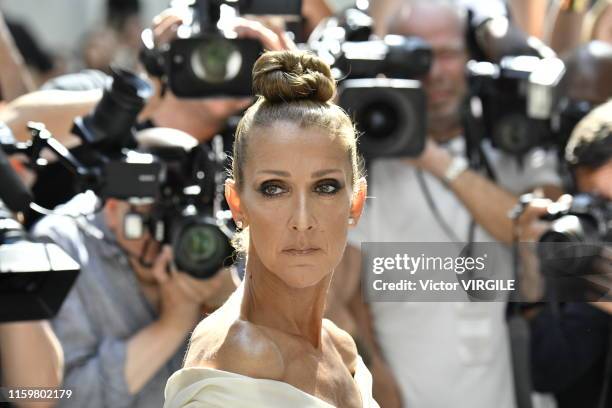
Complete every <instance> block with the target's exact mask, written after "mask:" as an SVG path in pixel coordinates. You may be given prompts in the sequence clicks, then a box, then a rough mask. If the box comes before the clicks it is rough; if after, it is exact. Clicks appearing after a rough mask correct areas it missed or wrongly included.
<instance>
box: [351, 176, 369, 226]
mask: <svg viewBox="0 0 612 408" xmlns="http://www.w3.org/2000/svg"><path fill="white" fill-rule="evenodd" d="M367 194H368V183H367V181H366V179H365V177H362V178H360V179H359V180H358V181H357V186H356V189H355V192H354V193H353V202H352V203H351V211H350V216H351V218H352V219H353V225H357V223H358V222H359V218H360V217H361V213H362V212H363V206H364V205H365V200H366V195H367Z"/></svg>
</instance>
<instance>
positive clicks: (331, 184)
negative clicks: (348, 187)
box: [315, 181, 341, 194]
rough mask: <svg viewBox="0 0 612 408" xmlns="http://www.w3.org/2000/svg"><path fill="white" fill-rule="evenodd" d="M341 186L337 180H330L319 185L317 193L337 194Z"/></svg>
mask: <svg viewBox="0 0 612 408" xmlns="http://www.w3.org/2000/svg"><path fill="white" fill-rule="evenodd" d="M340 188H341V185H340V183H338V182H337V181H328V182H324V183H321V184H319V185H317V187H316V188H315V190H316V192H317V193H321V194H335V193H337V192H338V191H339V190H340Z"/></svg>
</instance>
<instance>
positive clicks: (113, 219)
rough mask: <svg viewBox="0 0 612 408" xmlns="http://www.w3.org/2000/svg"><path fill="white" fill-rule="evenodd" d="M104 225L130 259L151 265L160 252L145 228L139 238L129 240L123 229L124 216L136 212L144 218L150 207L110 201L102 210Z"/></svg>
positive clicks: (157, 244)
mask: <svg viewBox="0 0 612 408" xmlns="http://www.w3.org/2000/svg"><path fill="white" fill-rule="evenodd" d="M104 212H105V217H106V223H107V225H108V227H109V229H110V230H111V231H112V232H113V234H114V235H115V238H116V240H117V243H118V244H119V245H120V246H121V247H122V248H123V249H124V250H125V251H127V252H128V253H129V254H130V255H132V257H135V258H140V259H142V260H143V261H144V262H146V263H151V262H153V261H154V260H155V258H156V257H157V256H158V255H159V253H160V251H161V247H160V244H159V243H158V242H157V241H156V240H154V239H153V238H152V237H151V235H150V234H149V231H148V229H146V228H145V230H144V233H143V235H142V237H141V238H138V239H129V238H128V237H126V231H125V229H124V223H125V220H126V218H125V216H126V214H128V213H129V212H136V213H139V214H142V215H143V216H144V217H146V216H147V215H148V214H149V213H150V212H151V206H147V205H139V206H132V205H130V204H129V203H127V202H125V201H119V200H113V199H110V200H108V201H107V203H106V206H105V208H104Z"/></svg>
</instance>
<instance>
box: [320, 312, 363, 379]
mask: <svg viewBox="0 0 612 408" xmlns="http://www.w3.org/2000/svg"><path fill="white" fill-rule="evenodd" d="M323 328H324V329H325V330H326V331H327V333H328V334H329V336H330V338H331V339H332V341H333V343H334V346H335V347H336V350H337V351H338V354H340V356H341V357H342V360H343V361H344V364H345V365H346V366H347V367H348V369H349V371H350V372H351V373H354V372H355V369H356V368H357V355H358V353H357V345H356V344H355V340H353V338H352V337H351V335H350V334H348V333H347V332H346V331H344V330H342V329H341V328H339V327H338V326H336V324H335V323H334V322H332V321H331V320H329V319H323Z"/></svg>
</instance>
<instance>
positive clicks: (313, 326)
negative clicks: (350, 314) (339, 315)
mask: <svg viewBox="0 0 612 408" xmlns="http://www.w3.org/2000/svg"><path fill="white" fill-rule="evenodd" d="M246 270H247V272H246V275H245V278H244V293H243V297H242V304H241V308H240V316H241V318H243V319H245V320H247V321H249V322H251V323H254V324H257V325H260V326H265V327H269V328H272V329H276V330H279V331H281V332H284V333H287V334H290V335H294V336H299V337H302V338H303V339H305V340H306V341H308V342H309V343H310V344H312V346H313V347H314V348H316V349H318V348H320V345H321V330H322V325H323V313H324V311H325V298H326V295H327V290H328V288H329V284H330V282H331V278H332V274H331V273H330V274H329V275H327V276H326V277H325V278H323V279H322V280H321V281H320V282H318V283H317V284H315V285H313V286H310V287H307V288H292V287H290V286H287V284H285V282H283V281H282V280H281V279H280V278H279V277H278V276H276V275H275V274H274V273H273V272H272V271H270V270H268V269H267V268H266V267H265V266H264V265H263V264H262V263H261V261H260V260H259V259H258V258H257V256H256V255H255V256H249V258H248V261H247V268H246Z"/></svg>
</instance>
